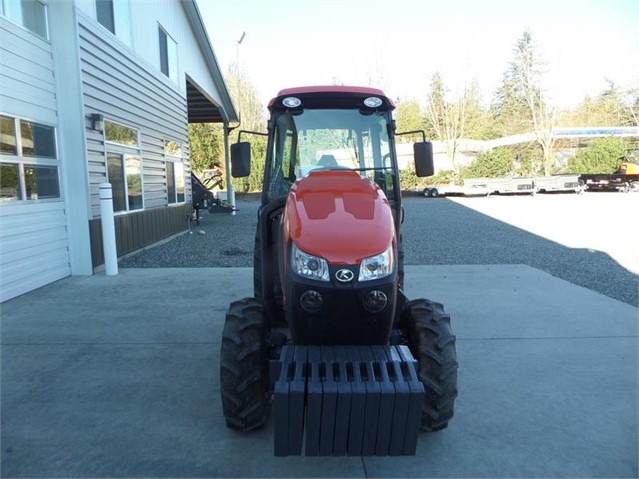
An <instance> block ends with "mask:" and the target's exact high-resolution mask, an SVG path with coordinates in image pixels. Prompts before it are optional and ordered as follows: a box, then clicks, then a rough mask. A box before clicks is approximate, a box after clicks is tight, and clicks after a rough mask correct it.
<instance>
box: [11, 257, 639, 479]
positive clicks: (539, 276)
mask: <svg viewBox="0 0 639 479" xmlns="http://www.w3.org/2000/svg"><path fill="white" fill-rule="evenodd" d="M406 269H407V274H406V284H407V286H408V289H407V294H408V296H409V297H411V298H415V297H420V296H422V297H428V298H431V299H434V300H436V301H440V302H443V303H444V304H445V305H446V310H447V311H448V312H449V313H450V314H451V315H452V317H453V323H452V324H453V329H454V331H455V333H456V335H457V353H458V359H459V363H460V370H459V377H458V382H459V398H458V401H457V403H456V414H455V417H454V418H453V420H452V421H451V423H450V426H449V428H448V429H446V430H444V431H441V432H439V433H435V434H422V435H421V436H420V440H419V445H418V452H417V455H416V456H414V457H397V458H371V457H367V458H359V457H336V458H332V457H331V458H306V457H288V458H275V457H273V454H272V449H273V443H272V426H269V427H268V428H266V429H265V430H262V431H259V432H257V433H252V434H248V435H245V434H239V433H236V432H233V431H230V430H228V429H227V428H226V427H225V425H224V419H223V417H222V412H221V402H220V398H219V348H220V340H221V331H222V326H223V320H224V313H225V311H226V308H227V306H228V303H229V302H230V301H232V300H234V299H239V298H241V297H244V296H248V295H250V294H251V284H252V271H251V269H250V268H200V269H197V268H184V269H121V270H120V274H119V275H118V276H115V277H107V276H104V275H94V276H90V277H69V278H66V279H64V280H62V281H59V282H57V283H54V284H52V285H49V286H46V287H44V288H42V289H39V290H37V291H34V292H31V293H29V294H27V295H24V296H22V297H19V298H16V299H14V300H12V301H9V302H7V303H4V304H2V305H1V310H0V311H1V329H0V333H1V341H2V350H1V357H0V359H1V361H2V362H1V386H2V393H1V398H0V399H1V401H2V402H1V407H2V411H1V426H2V432H1V435H2V436H1V439H2V446H1V448H2V449H1V453H2V464H1V471H0V475H1V476H2V477H637V475H638V466H637V446H638V437H637V428H638V426H637V424H638V417H637V407H638V403H637V391H638V384H637V372H638V367H637V345H638V342H637V341H638V339H637V322H638V310H637V308H634V307H632V306H630V305H628V304H626V303H622V302H619V301H615V300H613V299H611V298H609V297H607V296H603V295H599V294H597V293H594V292H592V291H590V290H587V289H584V288H581V287H578V286H575V285H573V284H571V283H568V282H566V281H563V280H560V279H557V278H555V277H553V276H551V275H549V274H547V273H544V272H542V271H539V270H537V269H534V268H531V267H529V266H522V265H507V266H407V268H406Z"/></svg>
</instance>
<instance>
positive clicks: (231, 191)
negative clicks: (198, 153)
mask: <svg viewBox="0 0 639 479" xmlns="http://www.w3.org/2000/svg"><path fill="white" fill-rule="evenodd" d="M230 131H231V130H230V129H229V124H228V123H227V122H225V123H224V166H225V167H226V201H227V202H228V204H229V205H231V208H232V211H231V216H235V188H233V177H232V176H231V153H230V146H229V133H230Z"/></svg>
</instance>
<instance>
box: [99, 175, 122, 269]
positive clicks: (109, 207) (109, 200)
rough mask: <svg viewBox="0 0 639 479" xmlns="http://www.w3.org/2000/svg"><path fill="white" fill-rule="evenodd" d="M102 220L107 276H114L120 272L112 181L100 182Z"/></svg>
mask: <svg viewBox="0 0 639 479" xmlns="http://www.w3.org/2000/svg"><path fill="white" fill-rule="evenodd" d="M100 221H101V222H102V248H103V249H104V266H105V272H106V275H107V276H114V275H116V274H118V252H117V248H116V244H115V221H114V218H113V192H112V191H111V183H100Z"/></svg>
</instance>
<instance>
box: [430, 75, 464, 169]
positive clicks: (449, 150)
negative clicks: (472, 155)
mask: <svg viewBox="0 0 639 479" xmlns="http://www.w3.org/2000/svg"><path fill="white" fill-rule="evenodd" d="M469 92H470V89H469V88H468V87H465V88H464V92H463V94H462V96H461V97H460V98H458V99H456V100H454V101H449V100H448V98H447V97H448V96H449V94H450V92H449V90H448V88H446V85H445V84H444V80H443V78H442V76H441V75H440V74H439V73H435V74H434V75H433V77H432V80H431V83H430V91H429V93H428V101H427V103H426V119H427V120H428V122H429V123H430V125H431V127H432V129H433V131H434V132H435V135H436V136H437V139H438V140H439V141H441V142H442V143H443V144H444V147H445V149H446V154H447V155H448V157H449V158H450V161H451V163H452V166H453V169H454V170H455V171H458V170H459V166H458V165H457V161H456V156H457V152H458V150H459V146H460V140H461V139H462V137H463V135H464V130H465V127H466V114H467V106H468V98H469Z"/></svg>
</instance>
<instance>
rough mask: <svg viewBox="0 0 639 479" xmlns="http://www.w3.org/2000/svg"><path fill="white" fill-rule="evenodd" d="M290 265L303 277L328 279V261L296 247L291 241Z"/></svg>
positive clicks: (320, 279)
mask: <svg viewBox="0 0 639 479" xmlns="http://www.w3.org/2000/svg"><path fill="white" fill-rule="evenodd" d="M291 257H292V266H293V271H295V272H296V273H297V274H299V275H300V276H304V277H305V278H311V279H317V280H319V281H328V279H329V278H328V263H327V262H326V260H325V259H322V258H318V257H317V256H313V255H310V254H307V253H304V251H301V250H300V249H298V247H297V246H295V243H293V247H292V248H291Z"/></svg>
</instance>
